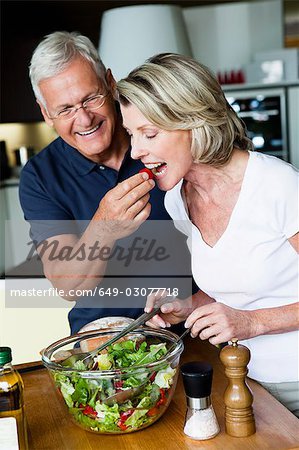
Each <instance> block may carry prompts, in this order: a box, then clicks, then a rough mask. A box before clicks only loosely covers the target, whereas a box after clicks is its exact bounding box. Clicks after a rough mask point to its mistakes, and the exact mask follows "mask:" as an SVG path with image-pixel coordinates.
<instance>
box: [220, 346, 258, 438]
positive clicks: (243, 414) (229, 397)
mask: <svg viewBox="0 0 299 450" xmlns="http://www.w3.org/2000/svg"><path fill="white" fill-rule="evenodd" d="M220 359H221V362H222V363H223V365H224V366H225V375H226V376H227V378H228V386H227V388H226V390H225V392H224V403H225V431H226V433H227V434H229V435H230V436H234V437H247V436H250V435H251V434H254V433H255V420H254V415H253V409H252V402H253V396H252V393H251V391H250V389H249V387H248V385H247V384H246V381H245V377H246V375H247V372H248V369H247V364H248V363H249V361H250V351H249V349H248V348H247V347H245V345H238V340H237V339H232V344H231V345H227V346H226V347H224V348H223V349H222V350H221V352H220Z"/></svg>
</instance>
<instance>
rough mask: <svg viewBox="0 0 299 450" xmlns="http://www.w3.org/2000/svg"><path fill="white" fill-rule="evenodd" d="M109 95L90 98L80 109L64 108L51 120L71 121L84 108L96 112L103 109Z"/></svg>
mask: <svg viewBox="0 0 299 450" xmlns="http://www.w3.org/2000/svg"><path fill="white" fill-rule="evenodd" d="M107 95H108V92H106V94H97V95H94V96H93V97H90V98H88V99H87V100H85V101H84V102H82V105H81V106H79V108H76V106H70V107H68V108H64V109H62V110H61V111H58V112H57V113H55V114H54V116H52V117H50V116H49V118H50V119H52V120H53V119H60V120H71V119H73V118H74V117H75V115H76V114H77V111H79V109H81V108H83V109H84V110H85V111H94V110H96V109H99V108H101V106H103V105H104V103H105V101H106V97H107Z"/></svg>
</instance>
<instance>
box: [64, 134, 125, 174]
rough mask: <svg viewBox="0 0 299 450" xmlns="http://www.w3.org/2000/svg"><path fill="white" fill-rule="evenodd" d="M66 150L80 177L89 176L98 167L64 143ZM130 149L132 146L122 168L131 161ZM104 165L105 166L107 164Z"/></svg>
mask: <svg viewBox="0 0 299 450" xmlns="http://www.w3.org/2000/svg"><path fill="white" fill-rule="evenodd" d="M64 149H65V153H66V156H67V158H68V160H69V162H70V164H71V166H72V168H73V169H74V170H75V171H76V172H77V173H78V175H82V176H84V175H87V174H88V173H90V172H91V171H92V170H94V169H95V168H96V167H97V165H98V164H97V163H95V162H94V161H91V160H90V159H88V158H86V157H85V156H84V155H82V153H80V152H79V151H78V150H77V149H75V148H74V147H72V146H70V145H69V144H67V143H66V142H64ZM130 149H131V146H129V148H128V151H127V152H126V154H125V157H124V160H123V163H122V166H123V165H124V164H126V163H127V161H128V160H130ZM102 165H103V166H104V165H105V164H102Z"/></svg>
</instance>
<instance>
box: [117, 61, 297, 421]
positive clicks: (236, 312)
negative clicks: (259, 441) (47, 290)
mask: <svg viewBox="0 0 299 450" xmlns="http://www.w3.org/2000/svg"><path fill="white" fill-rule="evenodd" d="M118 91H119V101H120V104H121V110H122V115H123V125H124V127H125V128H126V129H127V131H128V133H129V134H130V135H131V144H132V157H133V158H136V159H141V161H142V162H143V163H144V165H145V166H146V167H148V168H149V169H151V170H152V172H153V174H154V176H155V180H156V183H157V184H158V186H159V187H160V189H162V190H166V191H168V192H167V194H166V197H165V205H166V208H167V210H168V212H169V214H170V215H171V216H172V218H173V219H174V220H175V223H176V226H177V227H178V228H179V229H180V230H181V231H182V232H183V233H185V234H186V235H187V236H188V241H187V242H188V246H189V249H190V251H191V255H192V272H193V276H194V279H195V281H196V283H197V285H198V286H200V288H201V290H202V291H201V292H199V293H198V294H196V295H194V296H193V298H192V299H188V300H187V301H183V300H179V299H177V300H176V301H174V302H173V303H171V304H170V303H168V304H165V305H164V306H163V307H162V314H161V315H160V316H156V317H155V318H154V319H153V320H152V325H155V326H168V325H169V324H170V323H171V324H173V323H178V322H180V321H184V320H185V326H186V327H189V326H192V336H193V337H195V336H199V337H200V338H201V339H208V340H209V341H210V342H211V343H213V344H219V343H222V342H225V341H228V340H230V339H232V338H234V337H236V338H238V339H239V340H242V341H243V343H244V344H245V345H247V346H248V347H249V348H250V350H251V362H250V365H249V375H250V376H251V377H252V378H254V379H256V380H258V381H260V382H261V383H262V384H263V385H264V386H265V387H266V388H267V389H268V390H270V391H271V392H272V393H273V394H274V395H276V396H277V398H278V399H279V400H280V401H282V402H283V403H284V404H285V405H286V406H287V407H288V408H289V409H290V410H292V411H293V412H294V413H295V414H297V415H299V398H298V392H299V383H298V323H299V319H298V252H299V244H298V172H297V170H296V169H295V168H294V167H292V166H291V165H290V164H288V163H286V162H283V161H281V160H280V159H277V158H275V157H273V156H268V155H265V154H262V153H257V152H253V151H252V150H253V146H252V143H251V141H250V140H249V139H248V138H247V137H246V133H245V129H244V125H243V123H242V122H241V121H240V119H239V118H238V117H237V115H236V113H235V112H234V111H233V109H232V108H231V107H230V105H229V104H228V102H227V101H226V99H225V96H224V94H223V92H222V90H221V87H220V86H219V84H218V82H217V80H216V79H215V77H214V76H213V74H212V73H211V72H210V71H209V70H208V69H207V68H206V67H205V66H203V65H202V64H199V63H198V62H196V61H194V60H193V59H191V58H188V57H184V56H182V55H176V54H160V55H157V56H154V57H152V58H150V59H149V60H148V61H147V62H146V63H145V64H143V65H142V66H140V67H138V68H136V69H135V70H133V71H132V72H131V73H130V74H129V75H128V77H127V78H125V79H123V80H121V81H120V82H119V83H118ZM152 304H153V299H152V298H150V299H149V300H148V303H147V308H148V309H149V308H150V307H151V306H152Z"/></svg>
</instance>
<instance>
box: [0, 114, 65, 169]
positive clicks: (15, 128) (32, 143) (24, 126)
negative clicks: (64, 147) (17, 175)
mask: <svg viewBox="0 0 299 450" xmlns="http://www.w3.org/2000/svg"><path fill="white" fill-rule="evenodd" d="M56 137H57V134H56V132H55V130H54V129H53V128H51V127H49V126H48V125H47V124H46V123H45V122H34V123H3V124H0V141H5V142H6V149H7V153H8V157H9V162H10V165H11V166H14V165H15V155H14V153H13V151H14V150H15V149H17V148H19V147H22V146H25V147H33V148H34V150H35V151H36V152H38V151H40V150H42V149H43V148H44V147H45V146H46V145H48V144H49V143H50V142H51V141H53V139H55V138H56Z"/></svg>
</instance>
